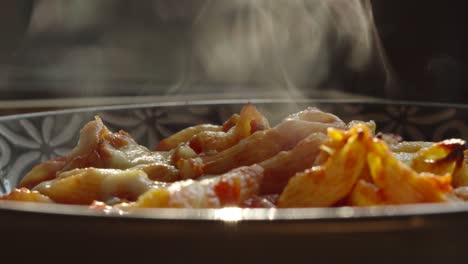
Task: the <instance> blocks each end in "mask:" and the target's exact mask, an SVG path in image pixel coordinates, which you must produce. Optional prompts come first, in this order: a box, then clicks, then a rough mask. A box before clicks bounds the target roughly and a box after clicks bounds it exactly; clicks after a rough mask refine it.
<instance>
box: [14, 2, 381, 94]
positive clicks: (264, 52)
mask: <svg viewBox="0 0 468 264" xmlns="http://www.w3.org/2000/svg"><path fill="white" fill-rule="evenodd" d="M29 36H30V38H31V39H32V40H35V39H38V40H39V41H41V37H42V36H46V37H45V38H44V39H45V40H47V36H53V38H50V39H49V41H50V43H48V44H46V45H45V47H46V48H40V49H38V50H35V45H31V47H29V50H27V53H25V58H26V59H25V60H24V61H25V65H27V66H28V67H33V68H32V70H33V71H31V72H33V73H34V76H33V78H34V77H36V78H38V79H40V80H45V83H47V84H48V85H49V83H53V81H56V80H58V82H57V83H58V84H57V87H58V88H57V89H56V90H57V91H60V92H61V93H63V89H62V88H61V86H62V83H63V81H66V82H67V86H69V87H70V89H68V90H67V92H70V94H79V95H95V94H96V93H98V94H105V95H138V94H148V93H151V94H155V95H160V94H168V95H180V94H185V95H187V94H198V93H200V90H198V88H199V87H200V86H209V85H210V84H215V85H214V87H218V88H217V89H218V91H217V92H219V94H220V96H221V95H222V94H223V92H225V90H226V89H228V88H226V87H227V86H229V85H231V84H234V85H236V84H239V85H240V86H243V87H248V86H253V87H259V89H263V91H276V92H278V91H283V92H285V93H286V94H290V95H292V96H293V97H297V96H301V95H302V94H303V91H305V90H313V89H317V88H329V87H321V86H327V85H329V84H324V82H325V81H329V80H333V79H334V78H335V77H336V76H339V75H340V74H343V72H346V71H355V72H360V71H364V70H365V69H366V67H369V63H370V62H371V61H372V60H376V57H378V58H377V60H378V61H380V62H381V64H382V65H381V66H383V67H384V68H385V69H387V68H386V67H385V59H384V57H383V55H382V53H381V51H380V50H379V49H380V46H379V43H378V37H377V34H376V32H375V27H374V24H373V21H372V12H371V8H370V4H369V0H226V1H219V0H180V1H171V0H152V1H133V2H131V1H130V2H129V1H92V0H88V1H85V0H80V1H77V0H74V1H66V3H65V2H63V1H59V0H50V1H46V0H42V1H38V2H37V4H36V5H35V9H34V12H33V16H32V19H31V25H30V28H29ZM55 40H56V41H55ZM47 45H51V47H52V48H47ZM43 47H44V46H43ZM31 61H32V63H31ZM30 65H32V66H30ZM19 68H21V67H19ZM337 68H338V70H337ZM387 75H390V74H387ZM49 81H51V82H49ZM72 82H74V85H73V83H72ZM196 85H198V86H197V87H196ZM72 86H73V87H72ZM75 86H76V87H75ZM129 86H132V89H133V90H131V91H129V90H130V89H128V87H129ZM265 88H266V89H265ZM333 88H335V87H333ZM336 88H337V89H340V88H343V87H336ZM223 89H224V90H223ZM231 92H232V90H231ZM234 92H235V91H234ZM59 96H60V95H59ZM62 96H63V95H62Z"/></svg>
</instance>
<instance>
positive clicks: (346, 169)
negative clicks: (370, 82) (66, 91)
mask: <svg viewBox="0 0 468 264" xmlns="http://www.w3.org/2000/svg"><path fill="white" fill-rule="evenodd" d="M467 164H468V151H467V150H466V145H465V141H463V140H461V139H447V140H443V141H440V142H422V141H412V142H408V141H403V140H402V138H401V137H399V136H398V135H393V134H385V133H382V132H378V127H377V126H376V124H375V123H374V122H373V121H371V120H353V121H351V122H349V123H345V122H344V121H343V120H341V119H340V118H339V117H337V116H335V115H333V114H331V113H326V112H323V111H321V110H319V109H317V108H314V107H308V108H306V109H304V110H303V111H300V112H297V113H294V114H291V115H289V116H287V117H286V118H284V119H283V120H281V121H280V122H279V123H278V124H275V125H270V122H269V120H268V119H267V118H266V117H265V116H264V115H263V114H262V113H261V111H259V110H258V109H257V108H256V107H255V106H254V105H252V104H250V103H249V104H246V105H245V106H244V107H243V108H242V109H241V110H240V113H239V114H233V115H232V116H231V117H230V118H228V119H227V120H226V121H225V122H224V123H223V124H218V125H216V124H198V125H196V126H193V127H189V128H186V129H183V130H181V131H179V132H177V133H174V134H173V135H171V136H170V137H168V138H166V139H163V140H161V141H160V142H159V144H158V145H157V146H156V147H155V149H154V150H150V149H148V148H146V147H144V146H141V145H139V144H138V143H137V142H136V141H135V140H134V139H133V138H132V137H131V135H130V134H128V133H127V132H125V131H118V132H112V131H110V130H109V129H108V128H107V127H106V126H105V125H104V123H103V121H102V120H101V119H100V118H99V117H96V118H95V120H93V121H90V122H89V123H88V124H86V125H85V126H84V127H83V128H82V129H81V131H80V138H79V141H78V143H77V145H76V147H75V148H74V149H73V150H72V151H71V152H70V153H68V154H67V155H65V156H63V157H57V158H54V159H51V160H48V161H45V162H42V163H40V164H38V165H36V166H35V167H34V168H32V169H31V171H30V172H28V173H27V174H26V175H25V176H24V178H23V179H22V181H21V182H20V184H19V186H18V189H14V190H13V191H12V192H11V193H9V194H6V195H4V196H3V197H0V199H1V200H8V201H26V202H40V203H62V204H79V205H87V206H90V207H91V208H94V209H97V210H102V209H106V208H115V209H119V210H134V209H135V208H221V207H227V206H229V207H232V206H235V207H245V208H259V207H260V208H272V207H279V208H291V207H334V206H343V205H346V206H373V205H391V204H414V203H433V202H461V201H465V200H468V167H467Z"/></svg>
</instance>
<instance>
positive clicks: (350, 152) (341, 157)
mask: <svg viewBox="0 0 468 264" xmlns="http://www.w3.org/2000/svg"><path fill="white" fill-rule="evenodd" d="M364 128H366V127H365V126H362V125H359V126H355V127H353V128H351V130H350V131H349V132H342V131H339V130H335V129H330V130H329V132H328V136H329V138H330V142H327V143H326V144H325V146H326V149H325V150H326V151H327V152H329V154H330V157H329V158H328V160H327V161H326V163H325V164H324V165H321V166H314V167H312V168H311V169H308V170H305V171H303V172H299V173H297V174H296V175H295V176H294V177H292V178H291V179H290V180H289V183H288V184H287V185H286V187H285V188H284V191H283V192H282V193H281V195H280V197H279V200H278V207H326V206H331V205H334V204H335V203H337V202H338V201H340V200H341V199H343V198H345V197H346V196H347V195H348V194H349V193H350V192H351V190H352V188H353V186H354V184H355V183H356V181H357V179H358V178H359V176H360V175H361V173H362V170H363V168H364V166H365V159H364V158H363V157H365V155H366V145H365V143H364V142H365V141H366V140H369V138H372V135H371V133H370V130H369V129H364Z"/></svg>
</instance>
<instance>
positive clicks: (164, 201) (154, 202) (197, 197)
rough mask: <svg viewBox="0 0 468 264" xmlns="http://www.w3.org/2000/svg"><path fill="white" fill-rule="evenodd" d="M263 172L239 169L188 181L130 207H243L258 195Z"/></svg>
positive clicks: (146, 195)
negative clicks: (247, 201) (208, 177)
mask: <svg viewBox="0 0 468 264" xmlns="http://www.w3.org/2000/svg"><path fill="white" fill-rule="evenodd" d="M262 177H263V169H262V167H260V166H258V165H253V166H249V167H240V168H236V169H234V170H232V171H230V172H228V173H226V174H223V175H221V176H217V177H214V178H211V179H204V180H200V181H194V180H185V181H180V182H177V183H172V184H170V185H168V186H166V187H161V188H155V189H151V190H149V191H147V192H146V193H144V194H143V195H141V196H140V197H139V198H138V200H137V201H136V202H135V203H133V204H130V205H129V206H127V208H135V207H158V208H220V207H225V206H240V205H241V204H243V202H244V201H245V200H247V199H249V198H252V197H254V196H255V195H257V194H258V190H259V187H260V182H261V180H262Z"/></svg>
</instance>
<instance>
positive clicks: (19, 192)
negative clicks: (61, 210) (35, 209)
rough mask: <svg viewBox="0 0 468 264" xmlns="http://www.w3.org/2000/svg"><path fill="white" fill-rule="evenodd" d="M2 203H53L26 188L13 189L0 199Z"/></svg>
mask: <svg viewBox="0 0 468 264" xmlns="http://www.w3.org/2000/svg"><path fill="white" fill-rule="evenodd" d="M0 200H4V201H21V202H35V203H53V201H52V200H51V199H50V198H49V197H47V196H45V195H42V194H40V193H39V192H38V191H31V190H29V189H27V188H19V189H14V190H13V191H12V192H11V193H9V194H7V195H4V196H2V197H0Z"/></svg>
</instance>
